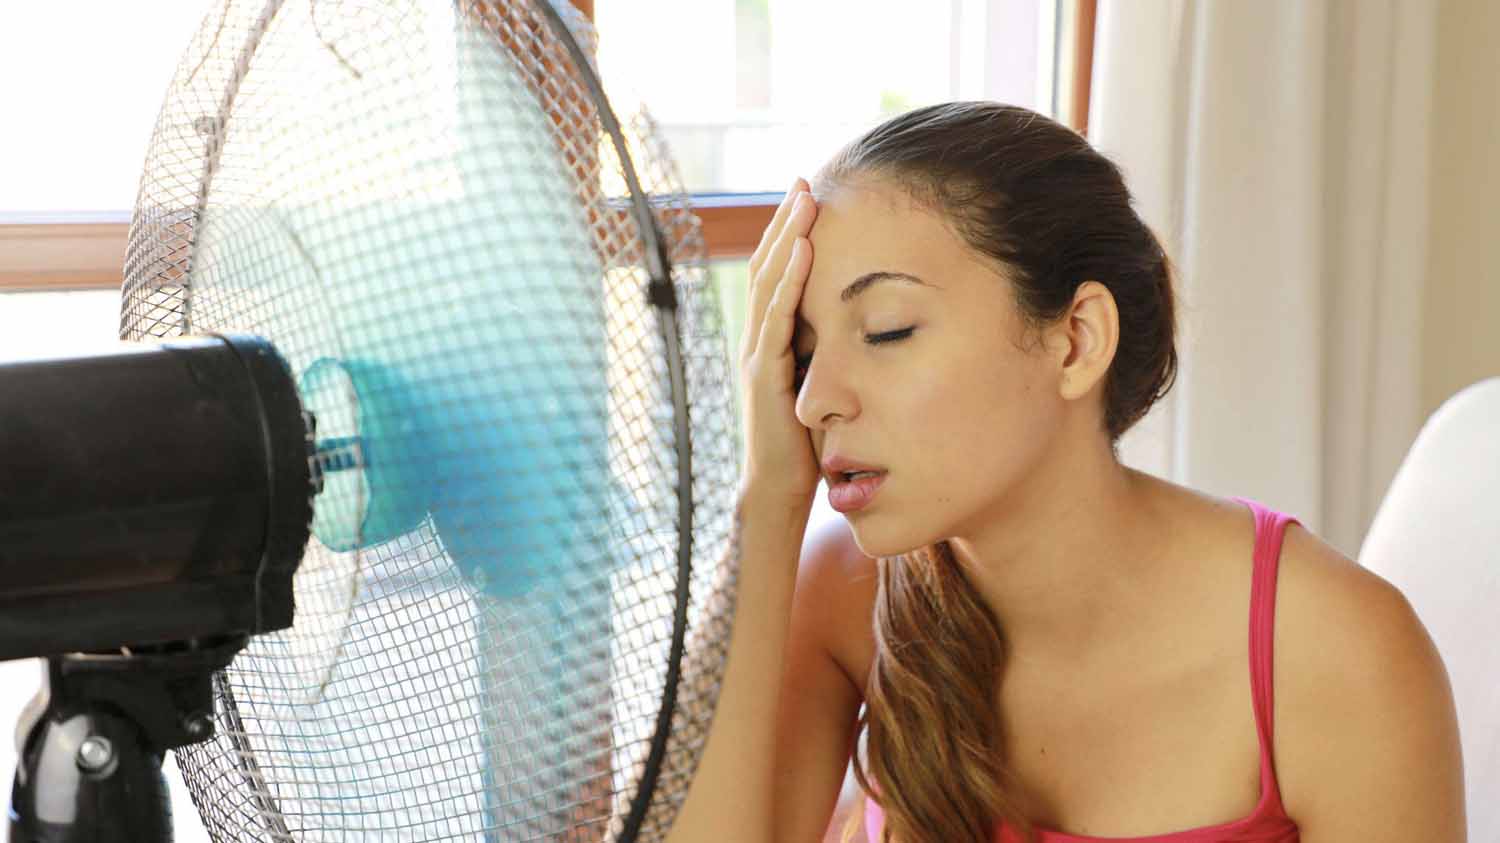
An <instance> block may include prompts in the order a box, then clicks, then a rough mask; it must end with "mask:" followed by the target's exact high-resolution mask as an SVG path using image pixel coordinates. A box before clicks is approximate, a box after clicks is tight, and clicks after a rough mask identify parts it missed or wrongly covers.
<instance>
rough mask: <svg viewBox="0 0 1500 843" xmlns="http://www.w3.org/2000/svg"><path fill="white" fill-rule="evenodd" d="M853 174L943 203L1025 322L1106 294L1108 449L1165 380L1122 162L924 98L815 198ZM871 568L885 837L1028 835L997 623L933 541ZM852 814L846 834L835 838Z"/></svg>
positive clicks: (995, 115) (1033, 125) (1041, 129)
mask: <svg viewBox="0 0 1500 843" xmlns="http://www.w3.org/2000/svg"><path fill="white" fill-rule="evenodd" d="M865 179H873V180H875V181H877V182H880V183H885V184H891V185H895V186H897V187H899V188H901V189H902V190H904V191H905V192H906V193H907V194H908V195H909V196H910V197H911V198H912V199H913V200H915V201H916V202H917V203H918V204H919V205H922V206H925V207H929V208H931V209H933V210H935V211H938V212H940V213H941V214H942V215H943V216H944V218H945V219H946V220H947V221H948V222H949V224H951V225H952V226H953V227H954V230H955V231H956V232H957V233H958V234H959V235H960V236H961V237H962V239H963V240H964V242H965V243H967V244H968V245H969V247H970V248H972V249H973V250H974V251H975V252H977V253H978V254H980V255H983V256H986V257H988V258H990V259H991V260H993V261H994V263H995V265H996V266H997V267H999V268H1002V269H1003V270H1004V274H1005V275H1006V277H1008V278H1009V279H1010V280H1011V285H1010V286H1011V291H1012V293H1013V295H1014V299H1015V302H1016V304H1017V309H1018V310H1019V311H1020V313H1021V315H1022V317H1023V321H1024V323H1025V325H1026V326H1027V327H1028V328H1030V329H1033V330H1036V329H1040V328H1043V327H1045V326H1047V325H1049V324H1051V323H1053V322H1054V321H1056V320H1057V319H1059V318H1060V317H1062V316H1063V315H1064V314H1065V313H1067V311H1068V309H1069V306H1070V305H1071V304H1072V301H1073V295H1074V293H1075V292H1076V291H1077V289H1078V286H1079V285H1080V284H1082V283H1083V282H1085V281H1090V280H1092V281H1097V282H1099V283H1101V284H1103V285H1104V286H1105V287H1107V288H1108V289H1109V292H1110V294H1111V295H1112V296H1113V297H1114V300H1115V306H1116V309H1117V311H1118V313H1119V320H1120V332H1119V341H1118V345H1117V347H1116V349H1115V356H1114V358H1113V360H1112V361H1111V362H1110V367H1109V371H1108V372H1107V374H1106V375H1105V383H1104V392H1103V405H1104V406H1103V419H1102V425H1103V428H1104V430H1103V431H1102V432H1103V433H1104V434H1105V435H1106V436H1107V437H1108V438H1109V442H1110V446H1111V448H1112V449H1115V448H1117V445H1118V441H1119V438H1120V436H1121V435H1122V434H1123V433H1124V432H1125V431H1126V430H1128V429H1130V427H1131V426H1132V425H1134V424H1135V423H1136V422H1137V421H1139V420H1140V418H1141V417H1142V416H1144V415H1145V414H1146V412H1147V411H1148V410H1149V409H1150V408H1151V405H1152V404H1154V403H1155V402H1156V401H1157V400H1158V399H1159V398H1160V397H1161V396H1163V395H1165V394H1166V393H1167V391H1168V390H1170V389H1171V387H1172V384H1173V382H1174V380H1175V378H1176V371H1177V352H1176V348H1175V345H1174V336H1175V328H1176V316H1175V308H1174V301H1173V292H1172V280H1171V279H1172V268H1171V264H1170V261H1169V260H1168V259H1167V256H1166V253H1165V252H1164V250H1163V249H1162V247H1161V244H1160V243H1159V242H1158V240H1157V238H1156V236H1155V235H1154V234H1153V233H1152V232H1151V230H1150V228H1148V227H1147V226H1146V224H1145V223H1144V222H1142V221H1141V219H1140V217H1139V216H1138V215H1137V214H1136V212H1135V210H1134V209H1133V207H1132V201H1131V197H1130V192H1129V191H1128V190H1127V189H1126V187H1125V180H1124V177H1123V176H1122V175H1121V173H1120V170H1119V168H1118V167H1116V166H1115V165H1114V163H1112V162H1111V161H1109V159H1107V158H1105V157H1104V156H1103V155H1100V154H1099V153H1098V152H1097V151H1095V150H1094V149H1093V147H1091V146H1089V144H1088V141H1086V140H1085V139H1084V138H1083V137H1081V136H1080V135H1078V133H1076V132H1074V131H1073V130H1071V129H1069V128H1067V127H1066V126H1063V125H1061V124H1059V123H1057V122H1056V121H1053V120H1050V119H1048V118H1047V117H1044V116H1042V115H1040V114H1037V113H1036V112H1033V111H1030V110H1027V109H1024V108H1019V107H1016V106H1010V105H1003V104H1000V103H993V102H952V103H944V104H941V105H934V106H928V107H925V108H919V109H916V110H913V111H909V112H906V113H905V114H901V115H898V116H897V117H894V118H892V119H890V120H888V121H886V122H884V123H882V124H880V125H879V126H876V127H875V128H873V129H871V130H870V131H868V132H866V133H865V134H864V135H863V136H861V137H859V138H857V139H855V140H854V141H852V142H851V143H849V144H848V145H846V146H845V147H844V148H843V149H841V150H840V151H839V152H838V153H837V154H836V155H835V156H834V157H833V159H832V160H830V161H829V162H828V163H827V164H825V165H824V166H823V168H822V169H821V170H820V171H819V172H818V174H817V176H816V178H815V179H814V183H815V184H816V185H819V188H818V189H819V190H820V191H821V190H823V189H826V188H828V187H832V186H835V185H839V184H848V183H852V182H854V181H859V180H865ZM1116 456H1117V458H1118V451H1117V450H1116ZM877 565H878V568H879V572H880V585H879V589H878V591H877V595H876V599H875V612H874V615H875V617H874V625H875V649H876V654H875V663H874V665H873V667H872V669H871V673H870V683H869V688H867V689H866V692H867V697H866V700H865V709H864V713H863V714H862V715H861V716H860V720H859V724H858V726H857V732H856V734H858V730H864V732H865V734H866V739H867V744H868V752H867V753H866V759H865V760H866V763H865V764H864V765H863V767H864V768H868V769H864V768H862V765H861V764H860V761H859V759H858V758H856V759H855V763H854V774H855V778H856V779H857V780H858V781H859V784H860V787H861V788H862V789H863V790H864V791H865V793H867V794H869V795H870V796H871V797H872V798H874V799H875V800H876V801H877V802H878V803H879V804H880V805H881V807H882V808H883V809H884V812H885V828H884V831H883V833H882V835H881V837H882V843H890V841H892V840H900V841H902V843H924V842H925V841H932V843H938V841H943V843H950V842H951V841H973V843H988V841H990V840H992V839H993V838H994V833H995V827H994V826H995V823H996V822H997V821H1004V822H1005V823H1006V824H1007V825H1009V826H1011V827H1012V829H1013V830H1015V831H1017V832H1019V833H1020V834H1021V835H1022V836H1023V837H1024V838H1026V839H1028V840H1032V839H1035V838H1034V829H1033V827H1032V823H1031V821H1030V819H1029V818H1028V817H1027V816H1026V814H1025V807H1024V800H1023V798H1022V795H1021V792H1020V788H1019V785H1018V782H1017V781H1016V780H1015V779H1014V777H1013V776H1012V774H1011V771H1010V769H1009V767H1007V766H1006V764H1005V761H1004V736H1003V735H1002V734H1001V725H1000V718H999V714H1000V713H999V710H998V694H997V691H998V688H999V676H1000V668H1001V666H1002V664H1003V662H1004V659H1005V643H1004V637H1003V628H1002V624H1001V623H1000V620H999V619H998V618H996V617H995V615H994V613H993V612H992V611H991V610H990V608H989V606H988V604H987V603H986V602H985V601H984V600H983V598H982V597H981V595H980V594H979V592H978V591H977V590H976V589H975V588H974V587H973V585H972V584H971V583H970V582H969V580H968V578H967V577H966V576H965V575H964V572H963V570H962V569H961V566H960V565H959V564H958V563H957V561H956V559H955V558H954V556H953V552H952V549H951V548H950V547H949V545H948V543H947V542H946V541H940V542H937V543H936V544H932V545H928V546H926V547H923V548H918V549H916V550H914V551H911V552H909V553H905V554H901V555H899V556H892V557H884V558H881V559H880V560H878V562H877ZM872 778H873V779H874V781H875V782H876V783H877V784H878V789H879V793H876V792H875V790H874V789H873V788H872V787H871V784H870V780H871V779H872ZM859 817H860V812H858V811H856V812H855V814H854V816H853V818H852V819H851V822H850V823H849V824H848V826H846V828H845V834H844V839H845V840H846V841H847V840H849V838H850V836H851V835H852V834H853V832H854V831H855V830H856V829H857V828H858V822H859Z"/></svg>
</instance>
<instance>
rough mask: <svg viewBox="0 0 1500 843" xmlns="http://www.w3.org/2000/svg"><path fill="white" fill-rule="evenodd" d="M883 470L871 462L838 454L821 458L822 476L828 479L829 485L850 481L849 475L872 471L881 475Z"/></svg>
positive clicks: (883, 472)
mask: <svg viewBox="0 0 1500 843" xmlns="http://www.w3.org/2000/svg"><path fill="white" fill-rule="evenodd" d="M885 471H886V470H885V469H884V468H882V467H880V466H878V465H874V464H873V463H867V462H863V461H860V460H856V459H852V458H850V457H845V456H842V455H838V454H831V455H829V456H828V457H825V458H824V460H823V477H824V478H825V479H826V480H827V481H828V485H830V486H836V485H839V484H841V483H848V482H850V480H851V477H850V475H861V473H862V472H872V473H874V474H876V475H882V474H885ZM865 476H868V475H865ZM854 479H858V478H854Z"/></svg>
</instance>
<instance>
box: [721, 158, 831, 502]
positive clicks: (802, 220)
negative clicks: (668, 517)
mask: <svg viewBox="0 0 1500 843" xmlns="http://www.w3.org/2000/svg"><path fill="white" fill-rule="evenodd" d="M817 213H818V208H817V204H816V203H815V202H814V201H813V197H812V194H811V193H810V192H809V188H808V184H807V182H805V181H803V180H802V179H800V178H799V179H797V181H796V182H795V183H794V184H793V185H792V189H791V190H790V191H789V192H788V193H787V195H786V198H785V199H783V200H782V202H781V206H780V207H778V208H777V209H776V214H775V216H774V217H772V218H771V224H770V225H769V226H767V227H766V230H765V233H764V234H762V235H761V238H760V245H759V246H756V247H755V253H754V254H753V255H751V256H750V289H749V302H748V304H747V307H746V310H745V333H744V336H743V337H742V338H741V339H740V386H741V391H742V394H743V395H744V409H743V414H744V419H743V421H744V431H745V461H746V464H745V474H744V477H743V485H742V486H741V489H740V491H741V495H742V497H746V496H748V497H755V498H757V499H759V500H763V501H770V502H775V503H784V504H787V505H789V506H791V507H792V508H793V510H794V511H800V513H801V514H804V515H805V514H806V513H807V511H808V510H810V509H811V507H812V497H813V495H814V494H815V493H816V492H817V488H818V480H819V478H820V477H821V475H822V472H821V470H820V468H819V466H818V462H817V458H816V456H815V455H814V453H813V448H812V439H811V437H810V436H809V432H808V429H807V428H806V427H803V426H802V423H801V421H799V420H798V419H797V415H796V403H797V385H796V382H795V379H794V375H795V368H796V363H795V358H794V355H793V352H792V331H793V326H794V325H795V320H796V314H797V305H798V304H799V303H800V302H801V301H802V289H803V285H804V284H805V283H806V282H807V276H808V273H809V271H811V269H812V260H813V255H812V243H811V242H810V241H809V240H808V239H807V233H808V232H809V231H810V230H811V229H812V224H813V219H814V218H815V217H816V216H817ZM799 508H800V510H799Z"/></svg>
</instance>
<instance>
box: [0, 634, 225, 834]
mask: <svg viewBox="0 0 1500 843" xmlns="http://www.w3.org/2000/svg"><path fill="white" fill-rule="evenodd" d="M246 640H247V639H246V637H245V636H243V635H238V636H231V637H226V638H223V639H219V640H216V641H213V642H210V643H203V642H196V641H195V642H188V643H186V644H174V645H170V646H169V647H163V648H159V649H157V650H155V651H153V652H142V653H132V652H129V651H123V652H121V653H113V654H93V653H72V654H69V655H65V656H53V657H51V658H49V659H48V660H47V684H46V685H45V686H44V687H43V689H42V691H41V693H40V694H39V695H38V697H37V699H36V700H34V701H33V704H32V707H31V708H29V709H28V712H27V715H25V716H23V718H22V722H21V729H22V731H24V732H25V734H26V739H25V741H24V743H23V745H22V749H21V762H20V764H19V765H17V767H16V778H15V784H14V786H13V788H12V791H11V817H10V837H9V839H10V842H11V843H170V841H171V840H172V814H171V803H170V801H169V799H168V794H167V784H166V780H165V779H164V778H163V777H162V772H161V765H162V759H163V757H164V755H165V753H166V751H167V750H168V749H174V748H176V747H180V746H186V745H188V744H191V743H197V742H199V741H203V740H206V739H207V738H209V737H210V736H212V734H213V718H212V717H211V716H210V715H211V711H212V707H213V695H212V692H211V686H210V682H211V679H212V676H213V674H214V672H215V671H217V670H220V669H222V668H223V667H224V666H225V665H227V664H229V661H230V660H231V659H232V658H233V657H234V654H235V653H237V652H239V651H240V650H241V649H242V648H243V647H244V646H245V642H246Z"/></svg>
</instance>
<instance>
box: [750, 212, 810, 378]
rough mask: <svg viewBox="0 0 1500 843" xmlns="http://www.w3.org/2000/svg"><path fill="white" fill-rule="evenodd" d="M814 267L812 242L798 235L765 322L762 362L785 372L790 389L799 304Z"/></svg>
mask: <svg viewBox="0 0 1500 843" xmlns="http://www.w3.org/2000/svg"><path fill="white" fill-rule="evenodd" d="M811 268H812V242H811V241H809V240H808V239H807V238H806V237H798V238H796V239H795V240H794V241H793V245H792V251H791V254H790V255H788V259H787V263H786V271H785V272H784V273H782V276H781V279H780V281H779V282H778V283H777V285H776V294H775V295H774V296H772V298H771V303H770V306H769V307H768V308H767V310H766V319H765V324H763V325H762V326H761V336H760V342H759V343H758V350H759V353H760V354H761V355H762V356H763V357H764V358H765V359H764V360H762V361H761V365H762V366H770V367H771V369H769V370H764V369H763V371H777V372H783V373H785V382H784V384H783V386H784V387H785V388H786V389H787V390H788V391H790V389H791V385H792V378H791V369H790V366H791V365H793V364H792V358H793V356H794V355H793V354H792V336H793V332H794V330H795V328H796V319H797V305H798V304H799V303H801V301H802V290H803V287H804V286H805V285H806V283H807V276H808V275H809V270H810V269H811Z"/></svg>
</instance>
